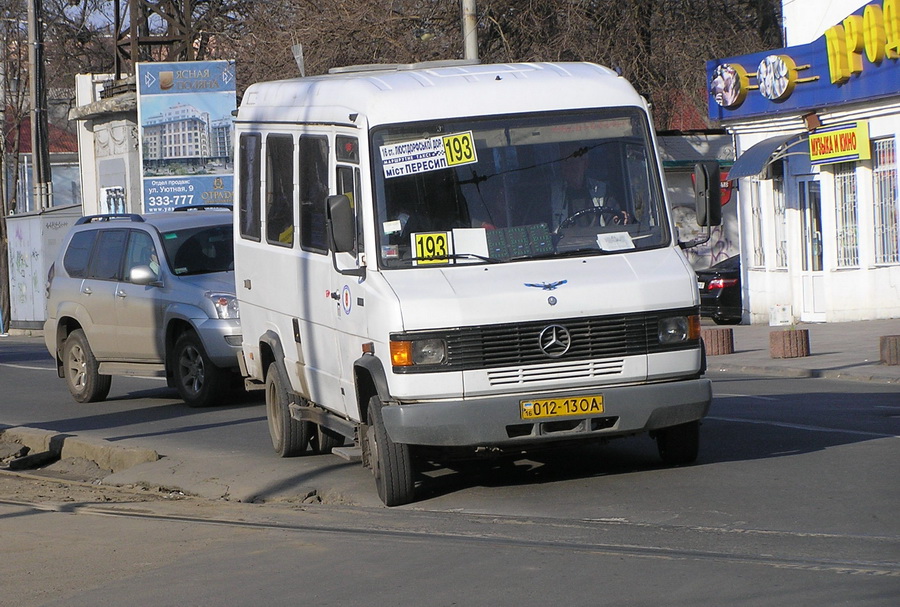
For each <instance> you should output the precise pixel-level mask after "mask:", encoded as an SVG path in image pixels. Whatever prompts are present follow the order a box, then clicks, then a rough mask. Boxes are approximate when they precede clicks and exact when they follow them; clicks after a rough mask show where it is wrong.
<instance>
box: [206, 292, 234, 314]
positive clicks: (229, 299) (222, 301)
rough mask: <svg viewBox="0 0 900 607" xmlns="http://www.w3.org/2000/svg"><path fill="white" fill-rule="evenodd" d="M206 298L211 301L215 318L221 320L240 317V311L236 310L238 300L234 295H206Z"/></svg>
mask: <svg viewBox="0 0 900 607" xmlns="http://www.w3.org/2000/svg"><path fill="white" fill-rule="evenodd" d="M206 296H207V297H209V299H210V301H212V304H213V307H214V308H215V309H216V316H217V317H219V318H222V319H226V318H240V317H241V311H240V310H239V309H238V300H237V297H235V296H234V295H230V294H228V293H207V294H206Z"/></svg>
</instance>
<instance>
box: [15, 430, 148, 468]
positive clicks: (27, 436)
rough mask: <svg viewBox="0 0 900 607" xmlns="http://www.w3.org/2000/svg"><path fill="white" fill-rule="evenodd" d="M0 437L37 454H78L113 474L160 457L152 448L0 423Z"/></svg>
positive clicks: (63, 455)
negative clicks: (126, 445) (47, 452)
mask: <svg viewBox="0 0 900 607" xmlns="http://www.w3.org/2000/svg"><path fill="white" fill-rule="evenodd" d="M0 438H2V439H3V440H6V441H11V442H15V443H19V444H21V445H24V446H26V447H28V448H29V449H31V450H32V451H34V452H37V453H41V452H45V451H49V452H50V453H52V454H53V455H54V456H55V457H58V458H59V459H66V458H70V457H72V458H76V457H81V458H84V459H86V460H89V461H92V462H94V463H95V464H97V466H98V467H100V468H102V469H104V470H112V471H113V472H114V473H115V472H120V471H122V470H127V469H128V468H131V467H133V466H137V465H138V464H143V463H145V462H155V461H157V460H158V459H160V456H159V454H158V453H157V452H156V451H154V450H153V449H144V448H141V447H122V446H120V445H112V444H110V443H109V442H108V441H105V440H102V439H96V438H85V437H80V436H75V435H73V434H62V433H59V432H53V431H50V430H40V429H37V428H26V427H23V426H4V425H2V424H0Z"/></svg>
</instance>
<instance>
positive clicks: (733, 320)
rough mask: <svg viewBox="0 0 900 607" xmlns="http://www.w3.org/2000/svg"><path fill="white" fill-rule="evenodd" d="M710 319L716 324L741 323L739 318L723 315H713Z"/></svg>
mask: <svg viewBox="0 0 900 607" xmlns="http://www.w3.org/2000/svg"><path fill="white" fill-rule="evenodd" d="M712 320H713V322H714V323H716V324H717V325H739V324H741V319H740V318H729V317H725V316H713V317H712Z"/></svg>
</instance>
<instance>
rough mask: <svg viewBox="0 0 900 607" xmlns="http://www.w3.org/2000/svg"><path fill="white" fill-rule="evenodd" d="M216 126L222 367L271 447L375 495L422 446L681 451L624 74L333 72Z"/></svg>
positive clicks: (262, 99) (674, 356) (689, 323)
mask: <svg viewBox="0 0 900 607" xmlns="http://www.w3.org/2000/svg"><path fill="white" fill-rule="evenodd" d="M236 125H237V135H238V137H237V142H236V147H237V177H238V178H237V185H236V187H237V191H238V192H239V194H238V197H239V206H238V208H237V209H236V211H235V278H236V282H237V293H238V299H239V302H240V307H241V317H242V318H241V322H242V326H243V335H244V341H243V365H244V367H245V369H244V371H245V373H246V375H247V376H248V381H249V382H256V383H263V382H264V383H265V390H266V408H267V415H268V420H269V429H270V433H271V437H272V443H273V446H274V448H275V450H276V451H277V452H278V453H279V454H280V455H282V456H291V455H297V454H300V453H302V452H304V451H306V450H307V449H311V450H312V451H314V452H325V451H329V450H331V449H332V448H340V449H339V450H340V452H341V453H342V454H344V455H351V454H354V451H355V452H356V454H357V455H358V456H359V457H361V459H362V461H363V462H364V463H365V464H366V465H368V466H370V467H371V468H372V470H373V472H374V476H375V481H376V487H377V489H378V494H379V496H380V497H381V499H382V500H383V501H384V503H385V504H387V505H397V504H403V503H407V502H409V501H411V500H413V499H414V495H415V488H416V483H417V482H418V481H419V479H418V477H417V476H416V469H415V468H416V462H417V457H416V456H417V454H419V453H421V452H423V451H425V449H423V448H424V447H429V449H427V452H428V453H429V454H430V455H431V456H432V457H433V455H432V454H434V453H438V454H441V453H445V454H448V455H450V454H452V455H453V456H459V455H460V453H463V454H465V453H469V454H473V455H474V454H476V453H477V452H482V453H502V452H507V451H512V452H518V451H523V450H528V449H529V448H536V447H544V446H548V445H552V444H562V443H566V442H570V441H576V440H605V439H610V438H613V437H619V436H626V435H632V434H636V433H640V432H650V433H651V435H653V436H655V438H656V440H657V443H658V447H659V453H660V455H661V457H662V459H663V460H664V461H665V462H668V463H672V464H683V463H689V462H691V461H693V460H694V459H695V458H696V457H697V450H698V444H699V435H698V428H699V420H700V419H701V418H702V417H703V416H704V415H705V414H706V412H707V409H708V407H709V403H710V398H711V390H710V383H709V381H708V380H706V379H704V378H703V377H702V375H703V371H704V355H703V352H702V347H701V341H700V325H699V316H698V304H699V300H698V293H697V282H696V278H695V275H694V271H693V270H692V268H691V267H690V265H689V264H688V263H687V261H686V260H685V257H684V255H683V254H682V253H681V252H680V250H679V243H678V242H677V239H676V235H675V234H674V229H673V224H672V221H671V219H670V216H669V214H668V209H667V208H666V200H665V188H664V186H663V182H662V172H661V169H660V163H659V160H658V159H657V154H656V151H655V144H654V133H653V128H652V126H651V121H650V117H649V115H648V108H647V105H646V103H645V101H644V99H642V98H641V97H640V96H639V95H638V94H637V93H636V92H635V91H634V89H633V88H632V87H631V85H630V84H629V83H628V82H627V81H626V80H624V79H623V78H621V77H619V76H617V75H616V74H615V73H614V72H612V71H610V70H608V69H606V68H603V67H600V66H597V65H592V64H587V63H559V64H551V63H537V64H518V65H477V64H471V63H465V62H455V63H454V62H444V63H432V64H422V65H417V66H396V65H395V66H359V67H351V68H341V69H339V70H333V71H332V73H330V74H328V75H323V76H318V77H308V78H300V79H295V80H286V81H280V82H269V83H260V84H255V85H253V86H251V87H250V88H249V89H248V90H247V91H246V93H245V95H244V97H243V101H242V104H241V107H240V110H239V112H238V115H237V121H236ZM704 175H705V176H706V177H709V176H710V175H709V174H708V173H707V174H704ZM704 175H701V177H703V176H704ZM717 175H718V173H712V176H713V178H712V180H711V181H712V182H715V183H714V184H711V186H710V188H709V191H708V192H706V191H704V192H701V195H700V196H699V197H698V198H699V199H700V201H701V204H700V205H699V208H698V216H700V217H706V213H707V212H710V213H711V215H710V219H709V220H707V219H704V220H703V221H705V222H708V221H713V222H714V221H715V219H712V218H713V217H714V216H715V210H716V209H715V205H716V204H717V200H716V199H715V198H716V196H715V194H716V193H717V191H718V190H717V187H718V182H717V180H716V176H717ZM707 181H709V179H707ZM703 183H706V181H703ZM701 189H702V188H701ZM345 439H349V441H352V443H353V446H351V445H349V444H346V443H345ZM345 445H346V446H345ZM435 448H436V449H435Z"/></svg>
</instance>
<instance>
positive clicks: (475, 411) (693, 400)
mask: <svg viewBox="0 0 900 607" xmlns="http://www.w3.org/2000/svg"><path fill="white" fill-rule="evenodd" d="M589 394H602V395H603V404H604V411H603V413H602V414H599V415H592V416H585V417H579V416H570V417H563V418H554V419H544V420H536V421H531V420H523V419H521V418H520V417H519V402H520V401H521V400H526V399H527V398H528V395H505V396H497V397H483V398H473V399H466V400H460V401H441V402H429V403H415V404H399V405H391V406H386V407H384V409H382V416H383V418H384V424H385V427H386V429H387V432H388V436H390V438H391V440H392V441H393V442H395V443H405V444H411V445H433V446H445V447H454V446H455V447H476V446H485V447H487V446H506V445H529V444H539V443H546V442H553V441H564V440H572V439H588V438H603V437H614V436H619V435H627V434H634V433H637V432H644V431H649V430H657V429H660V428H667V427H669V426H675V425H678V424H683V423H687V422H691V421H695V420H699V419H701V418H702V417H703V416H705V415H706V413H707V411H708V410H709V405H710V402H711V401H712V386H711V383H710V381H709V380H708V379H692V380H681V381H675V382H666V383H659V384H645V385H639V386H621V387H610V388H603V389H598V388H594V389H587V390H584V389H581V390H573V391H561V392H558V393H555V394H541V398H553V397H555V396H556V397H575V396H584V395H589Z"/></svg>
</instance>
